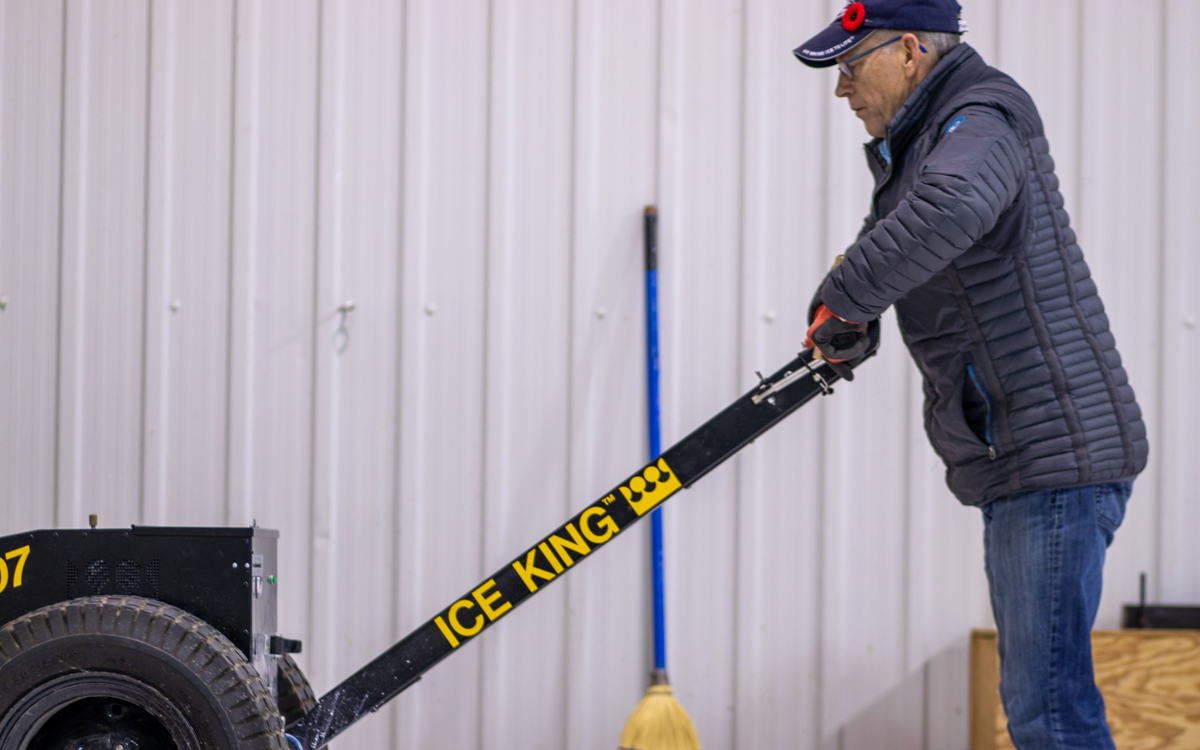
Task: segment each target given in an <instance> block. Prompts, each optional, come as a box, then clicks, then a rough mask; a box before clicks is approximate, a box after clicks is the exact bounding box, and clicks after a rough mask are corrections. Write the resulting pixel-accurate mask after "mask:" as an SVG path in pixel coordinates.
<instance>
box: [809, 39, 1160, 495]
mask: <svg viewBox="0 0 1200 750" xmlns="http://www.w3.org/2000/svg"><path fill="white" fill-rule="evenodd" d="M867 161H868V164H869V166H870V168H871V171H872V173H873V174H874V176H875V185H876V186H875V191H874V194H873V196H872V205H871V214H870V215H869V216H868V217H867V220H866V224H865V225H864V227H863V230H862V232H861V233H860V235H859V238H858V240H857V242H856V243H855V244H854V245H853V246H852V247H850V249H849V250H847V251H846V257H845V262H843V263H842V264H841V265H840V266H839V267H838V268H837V269H835V270H834V271H832V272H831V273H830V274H829V276H828V277H827V279H826V280H825V282H824V283H823V284H822V286H821V288H820V289H819V290H818V296H819V298H820V300H821V301H823V302H824V303H825V304H826V305H827V306H828V307H829V309H830V310H832V311H833V312H834V313H835V314H837V315H838V316H840V317H842V318H845V319H847V320H855V321H859V322H866V321H869V320H872V319H874V318H875V317H877V316H878V315H879V314H880V313H882V312H883V311H884V310H885V309H887V308H888V307H890V306H892V305H894V306H895V308H896V316H897V319H898V321H899V324H900V330H901V331H902V333H903V336H904V343H905V344H906V345H907V346H908V349H909V352H911V354H912V357H913V359H914V360H915V361H916V364H917V367H918V368H919V369H920V371H921V374H922V375H923V376H924V388H925V430H926V432H927V433H928V434H929V439H930V441H931V442H932V443H933V447H934V449H935V450H936V451H937V452H938V454H939V455H940V456H941V457H942V460H943V461H944V462H945V463H946V480H947V482H948V483H949V485H950V489H951V490H953V491H954V493H955V495H957V496H958V498H959V500H961V501H962V502H963V503H965V504H968V505H982V504H984V503H987V502H990V501H992V500H995V499H996V498H997V497H1000V496H1002V495H1006V494H1009V493H1012V492H1018V491H1024V490H1034V489H1051V488H1058V487H1069V486H1072V485H1080V484H1089V483H1096V482H1112V481H1117V480H1123V479H1130V478H1132V477H1133V476H1134V475H1136V474H1137V473H1138V472H1140V471H1141V470H1142V469H1143V468H1145V466H1146V456H1147V453H1148V452H1149V448H1148V444H1147V441H1146V428H1145V425H1144V424H1143V422H1142V417H1141V411H1140V409H1139V408H1138V405H1137V402H1136V401H1135V400H1134V395H1133V389H1132V388H1131V387H1130V386H1129V380H1128V377H1127V376H1126V374H1125V370H1124V368H1123V367H1122V366H1121V357H1120V355H1119V354H1118V353H1117V349H1116V343H1115V341H1114V339H1113V335H1112V333H1111V332H1110V330H1109V324H1108V318H1107V316H1106V315H1105V314H1104V305H1103V304H1102V303H1101V301H1100V297H1099V295H1098V294H1097V293H1096V285H1095V283H1094V282H1093V281H1092V278H1091V273H1090V272H1089V270H1088V267H1087V264H1086V263H1085V262H1084V260H1083V253H1082V251H1081V250H1080V249H1079V245H1078V244H1076V241H1075V233H1074V232H1073V231H1072V230H1071V228H1070V226H1069V221H1068V218H1067V212H1066V211H1065V210H1064V208H1063V198H1062V195H1061V194H1060V193H1059V192H1058V178H1057V177H1055V175H1054V161H1053V160H1052V159H1051V158H1050V147H1049V144H1048V142H1047V141H1046V137H1045V135H1044V134H1043V131H1042V121H1041V118H1040V117H1039V116H1038V113H1037V108H1036V107H1035V106H1034V104H1033V101H1032V100H1031V99H1030V97H1029V95H1028V94H1027V93H1026V92H1025V91H1024V90H1023V89H1022V88H1021V87H1020V86H1018V85H1017V83H1016V82H1015V81H1013V80H1012V79H1011V78H1009V77H1008V76H1007V75H1005V74H1003V73H1001V72H1000V71H998V70H996V69H994V68H991V67H989V66H988V65H987V64H986V63H984V61H983V59H982V58H980V57H979V55H978V54H977V53H976V52H975V51H974V50H973V49H971V48H970V47H969V46H967V45H966V44H960V45H958V46H957V47H956V48H954V49H953V50H952V51H951V52H950V53H948V54H947V55H946V56H945V57H944V58H943V59H942V60H941V61H939V62H938V64H937V65H936V66H935V67H934V69H933V70H932V71H931V72H930V74H929V75H928V76H926V78H925V80H923V81H922V82H921V84H920V85H919V86H918V87H917V90H916V91H914V92H913V94H912V95H911V96H910V97H909V99H908V101H907V102H906V103H905V104H904V107H903V108H902V109H901V110H900V111H899V112H898V113H897V114H896V116H895V118H893V119H892V121H891V122H890V123H889V124H888V128H887V137H886V138H882V139H881V138H877V139H875V140H874V141H872V142H871V143H869V144H867Z"/></svg>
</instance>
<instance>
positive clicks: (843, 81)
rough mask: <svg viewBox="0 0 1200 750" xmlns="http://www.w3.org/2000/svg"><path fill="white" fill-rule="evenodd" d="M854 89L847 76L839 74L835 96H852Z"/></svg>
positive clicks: (834, 91)
mask: <svg viewBox="0 0 1200 750" xmlns="http://www.w3.org/2000/svg"><path fill="white" fill-rule="evenodd" d="M852 88H853V84H851V83H850V81H849V79H847V78H846V76H844V75H842V74H841V73H838V79H837V86H835V87H834V89H833V95H834V96H839V97H848V96H850V90H851V89H852Z"/></svg>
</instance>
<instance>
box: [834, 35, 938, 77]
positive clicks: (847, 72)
mask: <svg viewBox="0 0 1200 750" xmlns="http://www.w3.org/2000/svg"><path fill="white" fill-rule="evenodd" d="M903 38H904V36H903V35H901V36H898V37H896V38H895V39H889V40H888V41H886V42H884V43H883V44H880V45H878V46H876V47H872V48H871V49H869V50H867V51H866V52H864V53H862V54H861V55H855V56H854V57H852V58H850V59H849V60H842V61H841V62H839V63H838V64H837V66H838V70H840V71H841V72H842V75H844V76H846V80H847V81H853V80H854V70H853V69H851V67H850V63H852V62H854V61H855V60H861V59H863V58H864V57H866V56H867V55H869V54H871V53H872V52H874V51H875V50H877V49H882V48H884V47H886V46H888V45H889V44H895V43H896V42H898V41H900V40H901V39H903ZM917 46H918V47H919V48H920V49H921V51H922V52H926V53H927V52H928V51H929V50H927V49H925V47H924V46H922V45H920V44H918V45H917Z"/></svg>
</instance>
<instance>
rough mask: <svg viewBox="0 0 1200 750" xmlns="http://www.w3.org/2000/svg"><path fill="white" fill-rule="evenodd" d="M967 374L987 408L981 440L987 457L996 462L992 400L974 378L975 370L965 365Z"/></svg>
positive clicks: (977, 379)
mask: <svg viewBox="0 0 1200 750" xmlns="http://www.w3.org/2000/svg"><path fill="white" fill-rule="evenodd" d="M967 374H968V375H970V376H971V382H972V383H974V384H975V390H977V391H979V395H980V396H983V403H984V405H986V406H987V417H986V419H985V420H984V423H983V440H984V442H986V443H987V447H988V457H989V458H990V459H991V460H993V461H995V460H996V446H994V445H992V400H991V399H990V398H988V395H987V391H985V390H983V387H982V386H981V385H979V378H977V377H975V368H974V367H972V366H971V365H967Z"/></svg>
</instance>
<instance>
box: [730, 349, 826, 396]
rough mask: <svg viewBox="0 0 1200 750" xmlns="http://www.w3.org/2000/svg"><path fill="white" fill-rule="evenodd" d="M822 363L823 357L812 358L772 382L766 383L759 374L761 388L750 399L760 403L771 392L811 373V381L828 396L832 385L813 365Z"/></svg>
mask: <svg viewBox="0 0 1200 750" xmlns="http://www.w3.org/2000/svg"><path fill="white" fill-rule="evenodd" d="M824 364H825V360H823V359H814V360H813V361H812V362H811V363H810V362H805V363H804V366H803V367H804V369H802V370H797V371H796V372H791V371H789V372H785V373H784V374H783V377H782V378H780V379H779V380H776V381H775V382H774V383H768V382H767V381H766V380H765V379H764V378H763V377H762V375H759V376H758V377H759V380H761V381H762V382H761V383H760V386H759V387H760V388H762V390H760V391H759V392H758V393H756V394H754V395H753V396H751V397H750V400H751V401H753V402H754V403H755V404H761V403H762V402H763V401H767V400H768V399H769V398H770V397H771V396H772V395H773V394H775V393H779V392H780V391H782V390H783V389H784V388H787V387H788V386H789V385H791V384H792V383H795V382H796V381H797V380H799V379H801V378H803V377H805V376H806V375H811V376H812V379H813V381H814V382H815V383H816V384H817V385H819V386H821V392H822V393H824V394H825V395H826V396H829V395H831V394H832V393H833V386H831V385H829V381H827V380H825V378H823V377H821V373H819V372H817V371H816V370H815V369H814V367H820V366H822V365H824Z"/></svg>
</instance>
